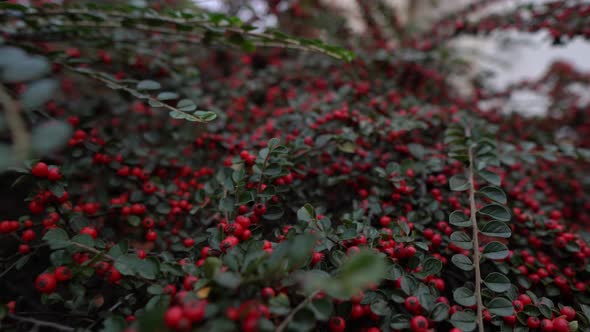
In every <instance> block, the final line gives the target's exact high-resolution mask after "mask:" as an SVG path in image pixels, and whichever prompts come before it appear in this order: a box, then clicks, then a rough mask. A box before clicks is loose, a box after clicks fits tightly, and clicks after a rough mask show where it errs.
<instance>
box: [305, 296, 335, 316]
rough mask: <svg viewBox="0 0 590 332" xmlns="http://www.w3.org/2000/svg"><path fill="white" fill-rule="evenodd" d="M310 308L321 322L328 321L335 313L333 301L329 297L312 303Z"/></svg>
mask: <svg viewBox="0 0 590 332" xmlns="http://www.w3.org/2000/svg"><path fill="white" fill-rule="evenodd" d="M308 307H309V309H310V310H311V311H312V312H313V313H314V315H315V318H316V319H317V320H319V321H327V320H328V319H330V316H331V315H332V312H333V311H334V305H333V304H332V300H331V299H329V298H327V297H324V298H321V299H316V300H313V301H311V302H310V303H309V305H308Z"/></svg>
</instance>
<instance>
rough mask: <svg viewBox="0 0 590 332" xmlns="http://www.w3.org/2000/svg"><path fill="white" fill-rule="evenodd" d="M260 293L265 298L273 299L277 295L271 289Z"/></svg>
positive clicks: (268, 288) (265, 288)
mask: <svg viewBox="0 0 590 332" xmlns="http://www.w3.org/2000/svg"><path fill="white" fill-rule="evenodd" d="M260 293H261V295H262V297H264V298H271V297H274V296H275V294H276V292H275V290H274V289H272V288H270V287H264V288H263V289H262V291H261V292H260Z"/></svg>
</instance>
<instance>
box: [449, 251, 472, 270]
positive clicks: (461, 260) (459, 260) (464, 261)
mask: <svg viewBox="0 0 590 332" xmlns="http://www.w3.org/2000/svg"><path fill="white" fill-rule="evenodd" d="M451 261H452V262H453V264H455V266H457V267H458V268H460V269H461V270H463V271H471V270H473V262H472V261H471V259H470V258H469V257H467V256H465V255H461V254H456V255H453V257H451Z"/></svg>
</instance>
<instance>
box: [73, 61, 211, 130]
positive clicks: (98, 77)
mask: <svg viewBox="0 0 590 332" xmlns="http://www.w3.org/2000/svg"><path fill="white" fill-rule="evenodd" d="M62 65H63V66H64V67H65V68H66V69H68V70H71V71H73V72H75V73H78V74H81V75H85V76H88V77H91V78H93V79H95V80H97V81H100V82H102V83H105V84H107V86H108V87H110V86H113V87H115V88H116V89H121V90H123V91H125V92H128V93H130V94H131V95H134V96H135V95H137V94H138V93H140V92H139V91H137V90H135V89H131V88H129V87H127V86H125V85H122V84H120V83H117V82H116V81H113V80H110V79H106V78H104V77H102V76H101V75H100V74H98V73H94V72H89V71H87V70H83V69H79V68H76V67H72V66H70V65H67V64H63V63H62ZM140 94H142V96H143V98H142V99H147V100H149V101H151V102H154V103H158V104H159V105H160V106H158V107H162V108H166V109H168V110H170V111H175V112H180V113H183V114H187V115H191V116H193V115H192V114H189V113H187V112H184V111H181V110H179V109H178V108H176V107H172V106H170V105H168V104H166V103H164V102H162V101H160V100H158V99H156V98H154V97H151V96H150V95H147V94H144V93H140ZM195 119H197V120H196V121H195V122H205V121H203V120H201V119H199V118H197V117H195Z"/></svg>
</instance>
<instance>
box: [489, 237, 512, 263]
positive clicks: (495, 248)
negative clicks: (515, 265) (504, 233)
mask: <svg viewBox="0 0 590 332" xmlns="http://www.w3.org/2000/svg"><path fill="white" fill-rule="evenodd" d="M509 254H510V251H509V250H508V247H506V245H504V244H503V243H501V242H496V241H494V242H490V243H488V244H487V245H486V246H485V248H484V249H483V253H482V256H483V257H485V258H489V259H492V260H500V259H504V258H506V257H508V255H509Z"/></svg>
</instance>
